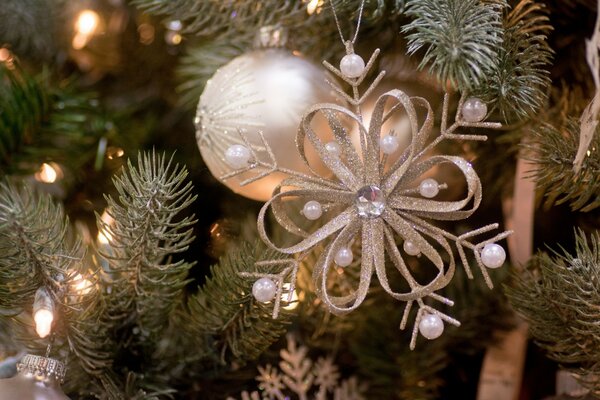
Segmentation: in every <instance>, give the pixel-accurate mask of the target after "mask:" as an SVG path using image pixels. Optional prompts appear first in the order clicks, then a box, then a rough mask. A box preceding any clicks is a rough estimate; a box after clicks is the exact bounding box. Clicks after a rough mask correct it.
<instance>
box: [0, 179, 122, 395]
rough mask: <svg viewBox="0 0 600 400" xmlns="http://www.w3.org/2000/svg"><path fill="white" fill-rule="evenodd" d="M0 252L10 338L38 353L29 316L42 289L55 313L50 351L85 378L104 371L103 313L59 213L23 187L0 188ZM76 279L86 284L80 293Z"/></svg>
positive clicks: (0, 297)
mask: <svg viewBox="0 0 600 400" xmlns="http://www.w3.org/2000/svg"><path fill="white" fill-rule="evenodd" d="M0 252H1V253H2V255H3V256H2V258H0V309H1V311H2V313H1V315H2V316H3V317H5V318H6V317H11V321H12V324H11V325H9V326H11V330H12V332H13V333H14V334H15V335H18V336H19V339H20V340H21V341H22V342H24V343H26V344H27V345H28V346H29V347H35V348H36V349H37V351H38V352H42V351H43V349H44V344H43V343H42V342H41V341H40V340H39V339H38V337H37V335H36V334H35V332H34V331H33V329H32V325H33V321H32V318H31V315H32V313H33V310H32V307H33V302H34V296H35V292H36V291H37V290H38V288H45V289H46V291H47V292H48V294H49V295H50V298H51V299H52V301H53V303H54V307H55V311H54V314H55V322H54V328H53V330H54V332H55V333H54V335H55V336H56V337H57V338H58V340H57V342H56V346H57V347H58V351H57V350H56V349H55V351H57V352H60V349H61V348H65V347H66V348H68V349H70V351H71V352H72V356H71V357H70V358H69V367H70V368H71V369H74V370H78V369H80V368H82V369H83V370H84V371H86V372H87V373H91V374H95V373H98V372H99V371H106V370H107V369H109V368H110V366H111V363H112V359H111V353H110V351H109V348H110V343H109V341H110V339H109V337H108V336H107V331H106V329H105V328H106V326H105V325H102V324H98V318H99V316H100V315H101V313H102V311H103V310H104V308H103V307H102V304H101V303H100V302H99V298H98V291H97V286H96V280H95V272H94V271H93V270H88V269H87V268H86V267H84V265H83V262H82V260H83V259H82V250H81V245H80V242H79V241H78V240H77V239H74V238H73V233H72V232H70V226H69V222H68V219H66V218H65V216H64V212H63V210H62V207H61V206H60V205H59V204H56V203H55V202H54V201H53V200H52V198H51V197H50V196H49V195H41V194H38V193H35V192H33V191H32V190H31V189H28V188H27V187H23V188H17V187H16V186H14V185H9V184H2V185H0ZM82 276H85V277H86V279H87V280H88V283H87V284H85V286H84V287H83V289H85V292H82V291H81V290H82V286H81V277H82ZM76 376H77V375H76V374H74V378H76ZM76 381H77V379H74V380H73V381H72V382H76ZM87 381H89V379H86V378H83V379H82V380H81V381H79V384H81V383H82V382H87ZM85 386H87V384H85ZM88 389H89V388H88Z"/></svg>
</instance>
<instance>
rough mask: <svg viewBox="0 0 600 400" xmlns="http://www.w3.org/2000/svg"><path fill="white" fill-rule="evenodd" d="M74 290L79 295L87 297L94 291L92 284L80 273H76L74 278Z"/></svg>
mask: <svg viewBox="0 0 600 400" xmlns="http://www.w3.org/2000/svg"><path fill="white" fill-rule="evenodd" d="M73 289H75V291H76V292H77V294H79V295H83V296H85V295H86V294H88V293H90V292H91V290H92V282H90V281H89V280H87V279H85V278H84V277H83V276H82V275H81V274H80V273H76V274H75V276H74V277H73Z"/></svg>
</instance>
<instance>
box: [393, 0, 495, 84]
mask: <svg viewBox="0 0 600 400" xmlns="http://www.w3.org/2000/svg"><path fill="white" fill-rule="evenodd" d="M501 6H503V4H502V2H498V4H493V5H492V4H491V3H486V2H483V1H479V0H408V1H407V4H406V14H407V15H408V16H410V17H412V18H413V21H412V22H411V23H409V24H407V25H405V26H404V27H403V28H402V32H404V33H407V35H406V37H407V39H408V53H409V54H415V53H417V52H418V51H419V50H421V49H423V50H424V54H423V58H422V60H421V63H420V65H419V66H420V68H424V67H425V66H429V69H430V71H431V72H433V73H434V74H435V75H436V76H437V77H438V78H439V79H440V80H441V81H442V82H445V81H449V82H450V83H451V84H453V85H454V86H456V87H458V88H460V89H462V90H468V89H472V88H473V87H476V86H478V85H480V84H482V83H483V82H484V80H485V77H486V76H487V75H489V74H490V73H491V72H492V71H493V70H494V68H495V67H496V63H497V58H496V57H497V54H498V52H499V51H500V48H501V45H502V36H503V30H502V14H501V12H502V9H501Z"/></svg>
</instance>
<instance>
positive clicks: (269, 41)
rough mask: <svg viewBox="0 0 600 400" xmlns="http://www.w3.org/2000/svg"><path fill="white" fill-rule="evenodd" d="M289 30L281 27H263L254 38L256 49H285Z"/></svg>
mask: <svg viewBox="0 0 600 400" xmlns="http://www.w3.org/2000/svg"><path fill="white" fill-rule="evenodd" d="M287 40H288V30H287V29H286V28H284V27H283V26H281V25H265V26H261V27H260V28H259V29H258V32H257V33H256V36H255V38H254V48H255V49H275V48H282V47H285V46H286V44H287Z"/></svg>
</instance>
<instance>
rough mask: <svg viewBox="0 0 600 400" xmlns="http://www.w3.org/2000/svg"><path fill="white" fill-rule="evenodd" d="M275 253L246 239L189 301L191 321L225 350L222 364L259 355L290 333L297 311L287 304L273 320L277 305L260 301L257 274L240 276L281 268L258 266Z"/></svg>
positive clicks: (219, 351) (213, 344)
mask: <svg viewBox="0 0 600 400" xmlns="http://www.w3.org/2000/svg"><path fill="white" fill-rule="evenodd" d="M275 256H276V254H275V253H274V252H273V251H265V250H264V249H262V246H260V245H258V246H257V245H251V244H248V243H246V244H243V245H242V246H241V247H240V248H239V250H236V251H232V252H231V253H229V254H228V255H227V256H225V257H224V258H222V259H221V260H220V262H219V264H218V265H215V266H213V267H212V268H211V277H210V278H209V279H208V280H207V282H206V283H205V284H204V286H203V287H202V288H201V289H200V290H199V292H198V293H197V294H196V295H195V296H192V298H191V299H190V301H189V309H190V314H189V321H187V322H186V326H189V327H191V329H192V330H196V331H198V333H199V334H200V335H210V336H211V338H212V339H211V344H210V348H212V349H214V350H213V351H215V350H216V351H215V352H216V353H217V354H220V359H221V362H223V363H225V362H232V361H236V362H245V361H249V360H254V359H256V358H258V357H259V356H260V355H261V354H262V353H263V352H264V351H265V350H266V349H267V348H268V347H269V346H270V345H272V344H273V343H274V342H276V341H277V340H279V338H280V337H281V336H282V335H284V334H285V332H286V327H287V325H289V323H290V322H291V318H292V316H293V315H294V313H293V312H291V311H288V310H286V309H285V308H283V309H282V310H281V313H280V315H279V316H278V318H277V319H273V317H272V311H273V310H272V307H273V305H272V304H263V303H260V302H258V301H256V300H255V299H254V296H253V295H252V285H253V284H254V282H255V281H256V278H248V277H243V276H241V275H240V273H241V272H260V273H270V274H271V273H272V274H276V273H279V272H281V271H280V266H272V265H271V266H256V262H257V261H261V260H263V259H273V258H274V257H275Z"/></svg>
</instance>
